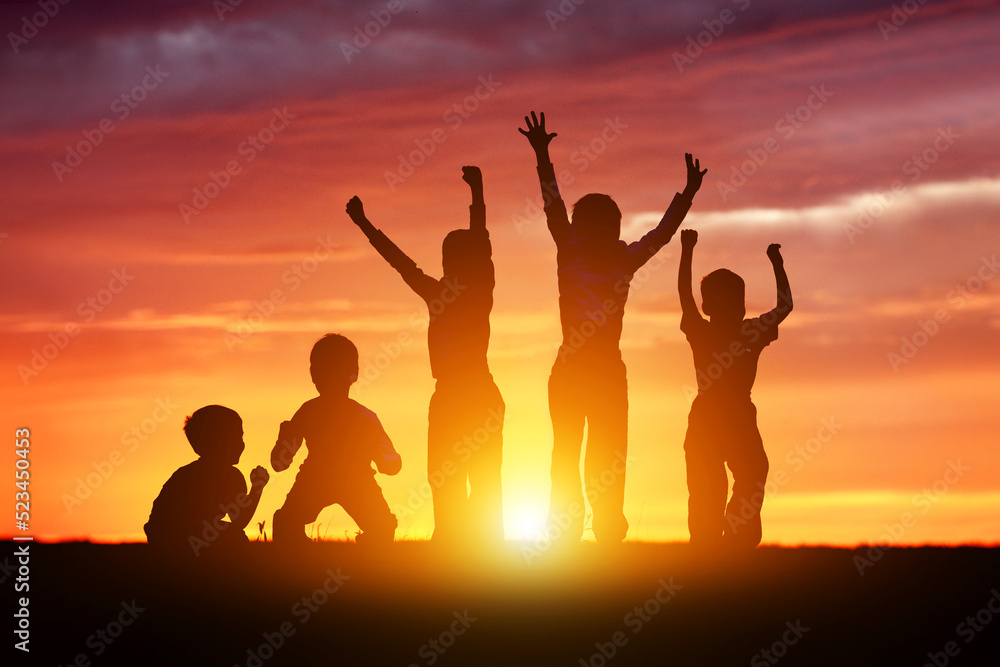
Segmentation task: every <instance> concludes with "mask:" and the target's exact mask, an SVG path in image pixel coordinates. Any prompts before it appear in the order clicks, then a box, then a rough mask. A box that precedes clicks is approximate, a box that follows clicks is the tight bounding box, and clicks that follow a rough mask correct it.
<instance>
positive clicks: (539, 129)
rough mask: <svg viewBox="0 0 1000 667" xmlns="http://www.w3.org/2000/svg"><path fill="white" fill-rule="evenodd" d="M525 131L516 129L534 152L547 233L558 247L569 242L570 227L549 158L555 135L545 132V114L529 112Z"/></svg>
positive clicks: (525, 120) (554, 171)
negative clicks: (539, 116)
mask: <svg viewBox="0 0 1000 667" xmlns="http://www.w3.org/2000/svg"><path fill="white" fill-rule="evenodd" d="M524 122H525V124H526V125H527V129H524V128H518V132H520V133H521V134H523V135H524V136H526V137H527V138H528V143H530V144H531V147H532V148H533V149H534V151H535V158H536V160H537V165H538V181H539V183H540V184H541V186H542V205H543V208H544V209H545V219H546V221H547V222H548V225H549V232H550V233H551V234H552V239H553V240H554V241H555V242H556V245H560V244H562V243H564V242H566V241H568V240H569V237H570V226H569V216H568V215H567V214H566V204H565V203H564V202H563V200H562V197H560V196H559V186H558V184H557V183H556V170H555V167H553V166H552V160H551V159H550V158H549V142H550V141H552V139H554V138H555V137H556V133H555V132H553V133H552V134H549V133H548V132H546V131H545V114H544V113H543V114H541V119H539V118H538V117H536V116H535V112H534V111H532V112H531V117H530V118H529V117H528V116H525V117H524Z"/></svg>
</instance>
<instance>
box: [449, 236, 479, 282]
mask: <svg viewBox="0 0 1000 667" xmlns="http://www.w3.org/2000/svg"><path fill="white" fill-rule="evenodd" d="M475 243H476V239H475V238H473V236H472V232H471V231H470V230H468V229H453V230H452V231H450V232H448V233H447V234H446V235H445V237H444V241H443V242H442V243H441V266H442V269H443V270H444V275H445V276H446V277H448V278H456V277H460V276H463V275H465V274H467V273H468V272H469V271H470V270H475V267H474V266H471V265H470V264H474V262H471V261H470V259H469V248H470V246H472V245H474V244H475Z"/></svg>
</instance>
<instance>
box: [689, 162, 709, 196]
mask: <svg viewBox="0 0 1000 667" xmlns="http://www.w3.org/2000/svg"><path fill="white" fill-rule="evenodd" d="M684 162H685V163H687V187H686V188H685V189H684V192H685V193H687V194H688V195H693V194H694V193H696V192H698V190H699V189H700V188H701V182H702V180H704V178H705V174H707V173H708V169H704V170H703V169H702V168H701V161H700V160H695V159H693V158H692V156H691V154H690V153H685V154H684Z"/></svg>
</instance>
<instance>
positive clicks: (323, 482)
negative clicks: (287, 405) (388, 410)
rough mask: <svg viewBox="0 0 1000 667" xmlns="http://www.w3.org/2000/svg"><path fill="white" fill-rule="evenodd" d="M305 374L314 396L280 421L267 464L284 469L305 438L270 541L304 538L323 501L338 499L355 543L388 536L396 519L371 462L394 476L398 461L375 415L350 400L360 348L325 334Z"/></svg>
mask: <svg viewBox="0 0 1000 667" xmlns="http://www.w3.org/2000/svg"><path fill="white" fill-rule="evenodd" d="M309 374H310V376H311V377H312V381H313V383H314V384H315V385H316V389H317V390H318V391H319V396H317V397H316V398H314V399H311V400H309V401H306V402H305V403H303V404H302V407H301V408H299V409H298V411H297V412H296V413H295V415H294V416H293V417H292V419H291V420H290V421H284V422H281V428H280V430H279V432H278V441H277V442H276V443H275V445H274V449H272V450H271V467H272V468H274V469H275V471H277V472H281V471H283V470H287V469H288V467H289V466H290V465H291V463H292V459H293V458H294V457H295V453H296V452H297V451H298V449H299V447H300V446H301V445H302V441H303V439H305V442H306V446H307V447H308V449H309V454H308V456H306V459H305V461H303V462H302V465H301V466H300V467H299V473H298V475H296V476H295V483H294V484H293V485H292V488H291V490H290V491H289V492H288V496H287V497H286V498H285V503H284V504H283V505H282V506H281V508H280V509H279V510H278V511H276V512H275V513H274V527H273V535H274V541H275V543H278V544H284V545H290V546H299V545H302V544H307V543H308V542H309V539H308V538H307V537H306V535H305V531H304V529H305V525H306V524H307V523H312V522H313V521H315V520H316V517H317V516H319V513H320V511H322V509H323V508H324V507H328V506H329V505H333V504H335V503H339V504H340V506H341V507H343V508H344V510H346V511H347V513H348V515H350V517H351V518H352V519H354V521H355V522H356V523H357V524H358V528H360V529H361V531H362V532H361V534H360V535H358V537H357V541H358V543H359V544H360V543H363V542H369V543H388V542H392V539H393V535H394V533H395V530H396V517H395V516H393V514H392V512H390V511H389V506H388V505H387V504H386V502H385V498H384V497H383V496H382V489H381V488H379V485H378V484H377V483H376V482H375V471H374V470H373V469H372V467H371V464H372V462H373V461H374V463H375V465H376V467H377V468H378V471H379V472H381V473H384V474H386V475H395V474H396V473H398V472H399V470H400V467H401V465H402V462H401V460H400V458H399V454H397V453H396V450H395V449H394V448H393V446H392V442H391V441H390V440H389V436H387V435H386V434H385V430H384V429H383V428H382V424H381V422H379V420H378V417H377V416H376V415H375V413H374V412H372V411H371V410H369V409H368V408H366V407H364V406H363V405H361V404H360V403H358V402H357V401H355V400H352V399H351V398H348V392H349V391H350V388H351V385H352V384H354V382H355V381H356V380H357V379H358V349H357V348H356V347H355V346H354V343H352V342H351V341H350V340H348V339H347V338H345V337H344V336H341V335H339V334H327V335H326V336H323V337H322V338H320V339H319V340H318V341H316V344H315V345H313V349H312V352H311V353H310V355H309Z"/></svg>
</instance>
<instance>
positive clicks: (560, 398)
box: [520, 112, 708, 543]
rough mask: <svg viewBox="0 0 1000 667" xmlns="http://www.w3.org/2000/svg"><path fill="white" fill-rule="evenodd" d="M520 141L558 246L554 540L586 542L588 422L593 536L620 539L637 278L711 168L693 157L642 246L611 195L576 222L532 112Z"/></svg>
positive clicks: (587, 207)
mask: <svg viewBox="0 0 1000 667" xmlns="http://www.w3.org/2000/svg"><path fill="white" fill-rule="evenodd" d="M524 121H525V123H526V125H527V129H523V128H521V129H520V132H521V134H523V135H525V136H526V137H527V138H528V142H529V143H530V144H531V147H532V148H533V149H534V151H535V157H536V158H537V163H538V179H539V181H540V182H541V187H542V198H543V200H544V207H545V217H546V220H547V222H548V227H549V232H550V233H551V234H552V239H553V240H554V241H555V243H556V270H557V277H558V281H559V318H560V321H561V324H562V335H563V341H562V345H560V347H559V353H558V357H557V359H556V362H555V364H554V365H553V367H552V374H551V376H550V377H549V413H550V415H551V417H552V431H553V436H554V437H553V447H552V495H551V501H550V504H549V523H550V533H551V534H554V535H557V536H558V538H557V540H559V541H561V540H565V541H567V542H572V541H579V539H580V537H581V535H582V533H583V523H584V506H583V492H582V491H581V483H580V449H581V446H582V445H583V442H582V441H583V433H584V425H586V427H587V433H588V435H587V443H586V453H585V460H584V477H585V479H586V493H587V499H588V500H589V501H590V505H591V507H592V508H593V512H594V520H593V530H594V537H595V538H596V539H597V540H598V541H601V542H611V543H614V542H620V541H621V540H622V539H624V538H625V534H626V532H627V531H628V521H627V520H626V519H625V514H624V512H623V505H624V500H625V463H626V456H627V454H628V451H627V450H628V382H627V378H626V370H625V364H624V362H623V361H622V355H621V350H620V349H619V341H620V339H621V333H622V317H623V315H624V312H625V302H626V300H627V299H628V292H629V285H630V283H631V281H632V277H633V275H634V274H635V272H636V271H638V270H639V269H640V268H641V267H642V266H643V265H644V264H645V263H646V262H647V261H649V259H650V258H651V257H653V255H655V254H656V252H657V251H658V250H659V249H660V248H661V247H663V246H664V245H665V244H666V243H667V242H668V241H669V240H670V239H671V237H672V236H673V235H674V232H676V231H677V228H678V227H679V226H680V224H681V221H682V220H683V219H684V216H685V215H686V214H687V211H688V209H689V208H690V207H691V199H692V197H694V195H695V193H696V192H697V191H698V188H700V187H701V182H702V179H703V178H704V176H705V173H706V172H707V171H708V170H707V169H706V170H704V171H703V170H702V169H701V165H700V163H699V162H698V161H697V160H692V157H691V154H690V153H688V154H686V155H685V161H686V163H687V186H686V187H685V189H684V192H683V193H678V194H676V195H674V198H673V201H672V202H671V203H670V207H669V208H668V209H667V212H666V213H665V214H664V215H663V218H662V219H661V220H660V222H659V224H658V225H657V226H656V228H655V229H653V230H651V231H649V232H648V233H646V235H645V236H643V237H642V238H641V239H640V240H638V241H635V242H633V243H629V244H626V243H625V242H624V241H621V240H619V236H620V234H621V211H620V210H619V209H618V205H617V204H615V202H614V200H613V199H611V197H609V196H607V195H602V194H589V195H586V196H584V197H583V198H582V199H580V200H579V201H578V202H577V203H576V204H575V205H574V206H573V220H572V222H570V220H569V217H568V216H567V214H566V205H565V204H564V203H563V200H562V198H561V197H560V196H559V189H558V186H557V183H556V176H555V169H554V167H553V166H552V161H551V160H550V159H549V142H550V141H551V140H552V139H553V138H554V137H555V136H556V134H555V133H552V134H549V133H547V132H546V131H545V114H544V113H543V114H542V115H541V120H540V121H539V119H538V118H537V117H536V116H535V113H534V112H532V113H531V118H530V119H529V118H528V117H527V116H525V117H524Z"/></svg>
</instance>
